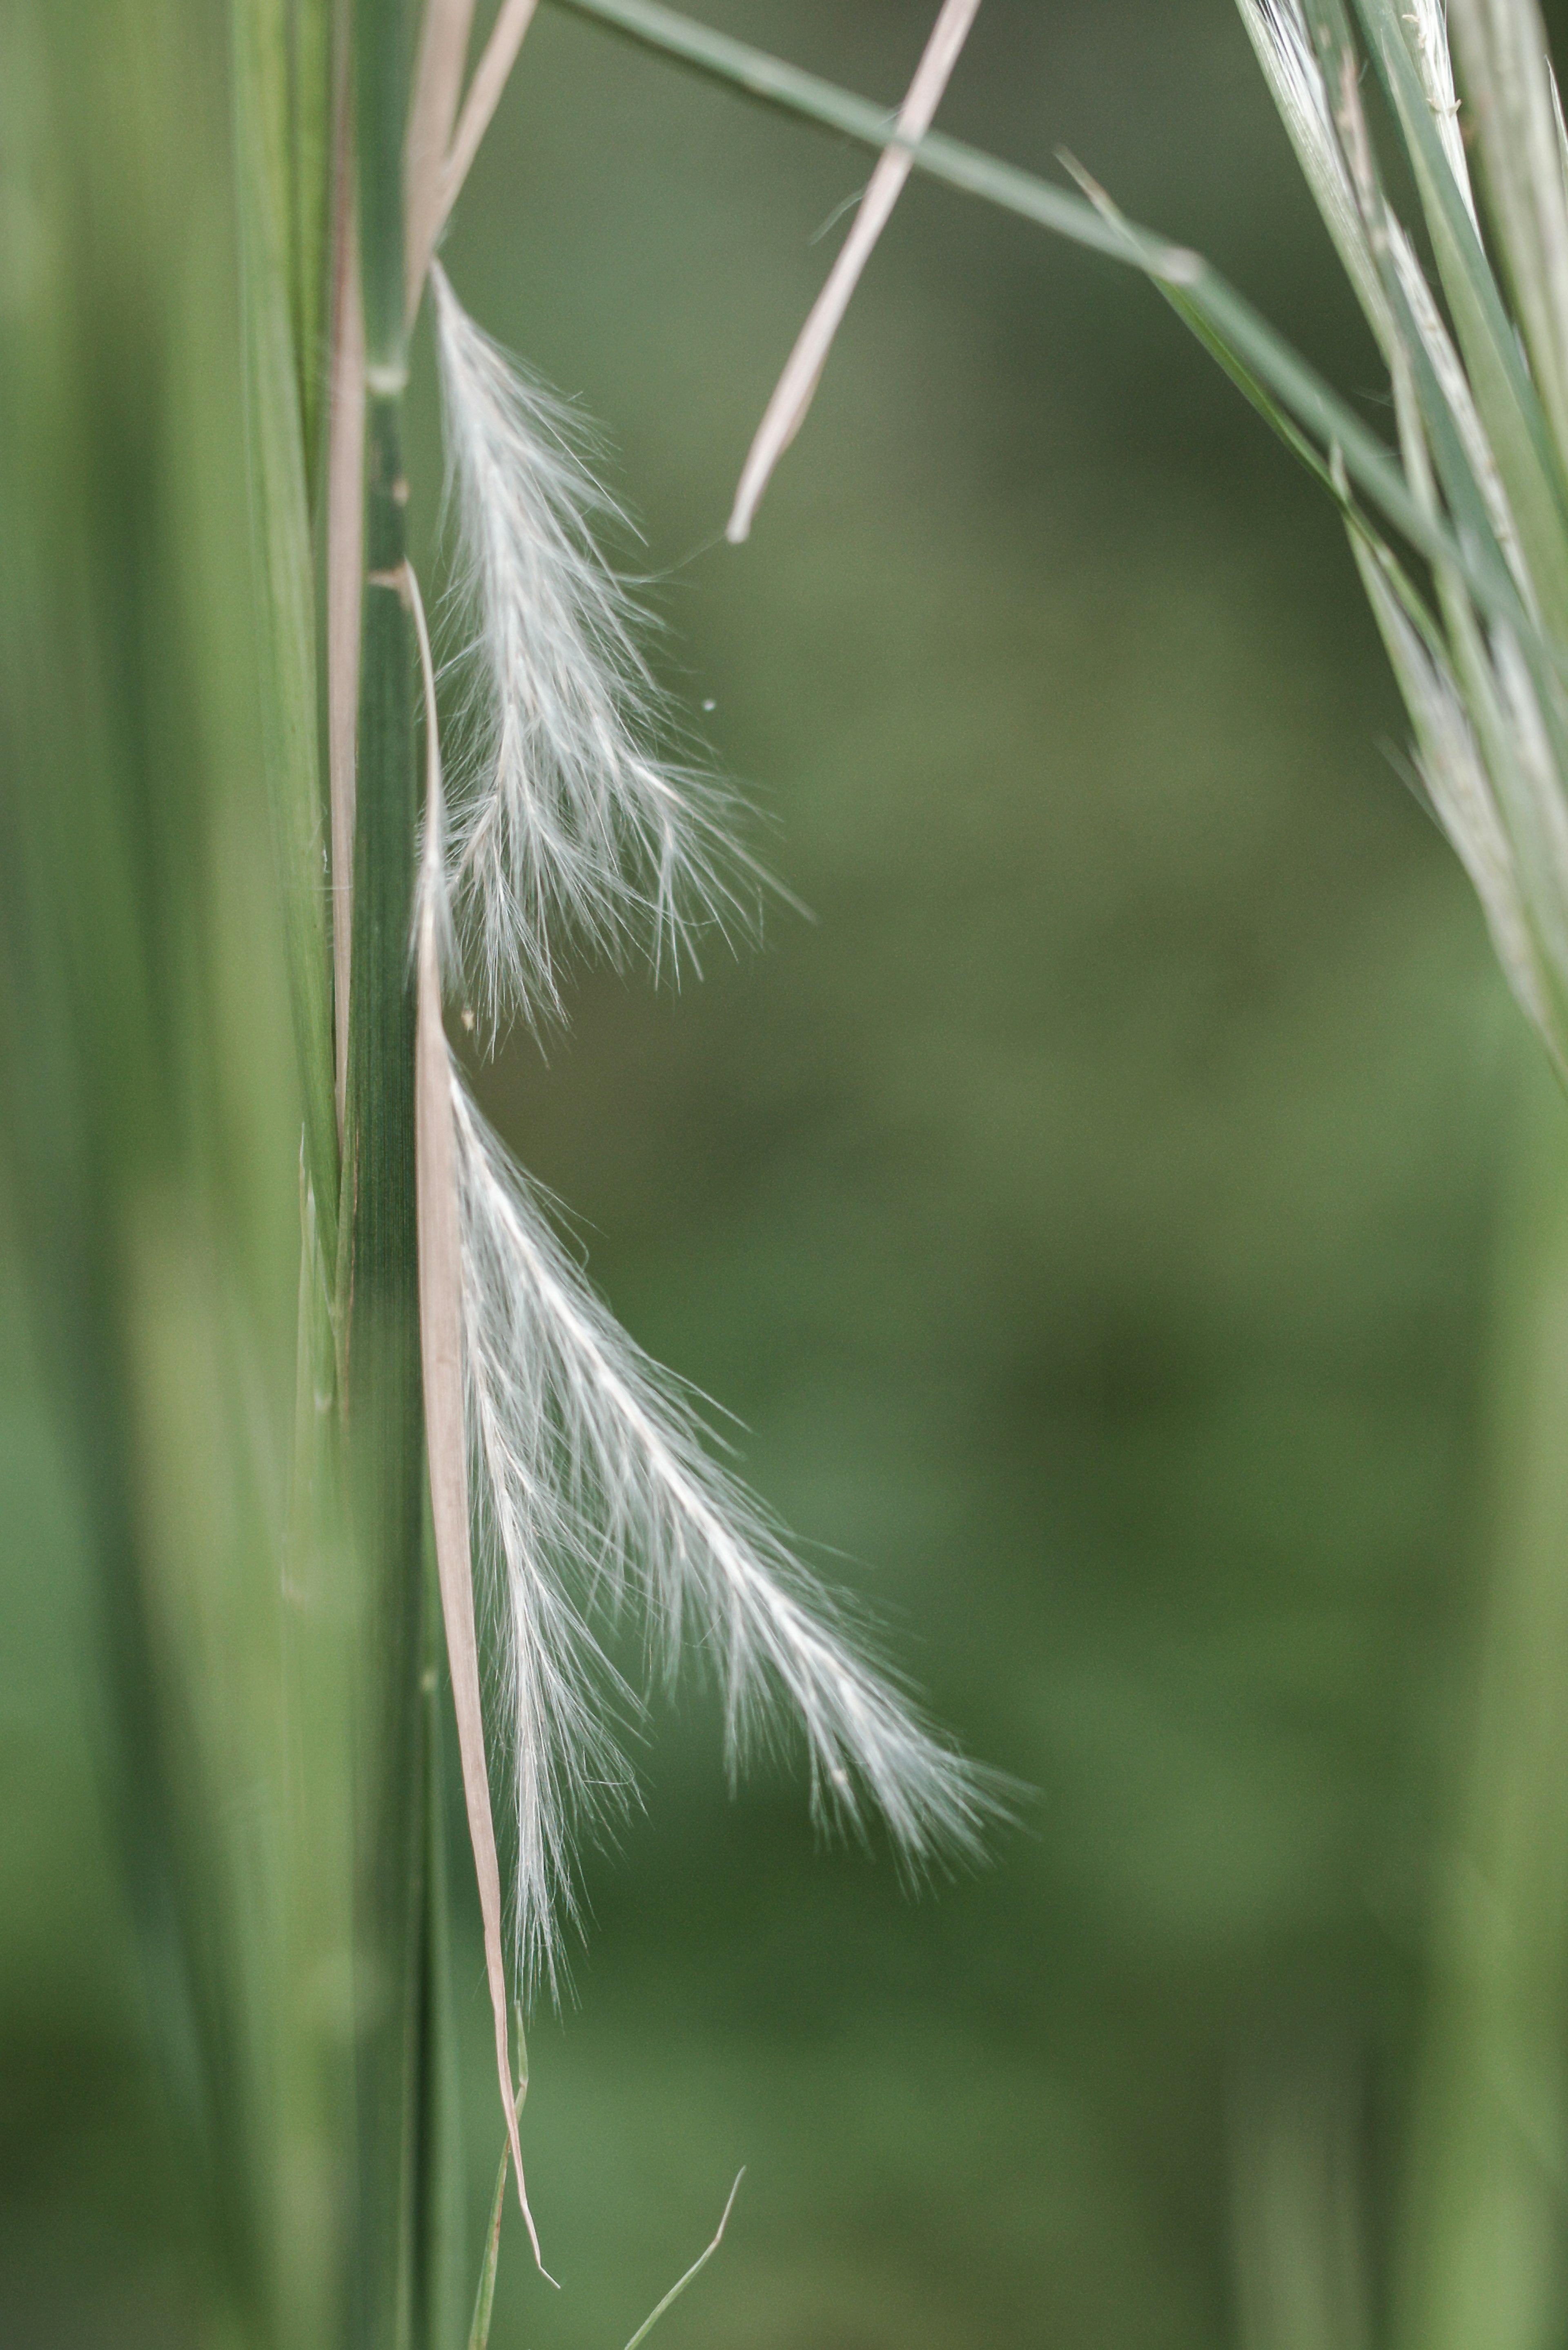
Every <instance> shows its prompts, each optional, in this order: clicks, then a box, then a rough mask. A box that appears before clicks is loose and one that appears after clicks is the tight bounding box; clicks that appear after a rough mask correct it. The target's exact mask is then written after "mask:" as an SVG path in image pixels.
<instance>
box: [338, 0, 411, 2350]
mask: <svg viewBox="0 0 1568 2350" xmlns="http://www.w3.org/2000/svg"><path fill="white" fill-rule="evenodd" d="M355 29H356V44H355V68H356V71H357V74H358V85H357V99H358V107H357V116H358V122H357V128H358V188H359V222H360V272H361V282H362V285H363V289H364V307H365V351H366V372H367V380H368V384H369V400H368V404H367V415H366V460H367V462H366V506H365V552H366V561H367V570H366V585H365V605H364V619H363V635H362V643H361V653H360V672H359V677H360V684H359V724H358V746H359V748H358V788H357V792H356V805H355V824H354V911H353V934H352V954H351V976H350V993H349V1023H348V1104H347V1135H346V1160H347V1164H346V1180H345V1187H344V1194H345V1205H346V1209H347V1212H348V1219H349V1232H348V1251H347V1263H346V1267H345V1270H346V1273H347V1279H348V1287H347V1290H346V1292H340V1295H339V1299H338V1314H339V1320H340V1323H343V1324H345V1325H346V1334H345V1341H344V1343H345V1354H346V1367H347V1381H348V1396H347V1434H348V1483H349V1491H350V1493H351V1496H352V1501H353V1509H354V1528H355V1538H356V1544H357V1547H358V1554H359V1560H360V1570H359V1571H360V1575H361V1581H362V1591H363V1620H362V1625H361V1636H362V1668H361V1682H360V1705H359V1712H358V1729H357V1755H356V1768H357V1790H356V1794H357V1809H358V1817H357V1823H356V1840H357V1846H358V1869H357V1886H358V1918H357V1941H358V1966H357V1978H358V2065H357V2080H358V2172H359V2196H358V2242H357V2246H356V2254H357V2262H358V2296H357V2301H358V2325H357V2331H358V2339H359V2341H360V2342H361V2343H362V2344H363V2345H364V2346H365V2350H384V2345H390V2344H400V2343H403V2342H406V2341H408V2340H409V2339H410V2328H411V2326H412V2323H413V2313H414V2303H415V2288H416V2278H415V2263H414V2254H413V2248H414V2243H415V2241H416V2226H415V2202H416V2178H417V2160H416V2154H417V2144H418V2119H419V2114H420V2109H421V2090H420V2082H421V1979H422V1970H423V1962H424V1951H425V1923H426V1895H425V1878H426V1840H427V1823H426V1816H425V1814H426V1810H427V1801H426V1775H425V1768H424V1761H423V1726H422V1720H421V1713H422V1698H421V1677H422V1674H423V1670H424V1657H425V1640H424V1586H425V1570H424V1493H423V1482H422V1478H421V1450H422V1430H423V1414H422V1406H421V1386H420V1349H419V1302H418V1274H417V1260H416V1238H415V1211H414V996H413V988H412V983H411V982H412V974H411V970H410V956H409V940H410V924H411V920H412V911H413V886H414V818H415V804H414V803H415V793H414V740H413V733H414V728H413V671H412V658H413V646H412V638H411V634H410V619H409V613H408V609H407V607H406V604H405V601H404V590H403V557H404V544H405V528H404V512H405V508H406V505H407V500H408V487H407V484H406V482H405V480H404V478H403V466H402V450H401V395H402V386H403V380H404V374H405V362H404V349H405V336H404V328H403V216H402V215H403V197H402V170H403V138H404V120H405V105H406V89H407V72H406V64H407V27H406V13H405V9H404V6H403V5H402V0H360V5H358V8H357V10H356V14H355Z"/></svg>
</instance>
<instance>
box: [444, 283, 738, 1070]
mask: <svg viewBox="0 0 1568 2350" xmlns="http://www.w3.org/2000/svg"><path fill="white" fill-rule="evenodd" d="M431 285H432V286H433V288H434V292H435V320H436V340H437V350H438V354H439V358H440V367H441V397H442V405H443V410H444V414H445V421H446V432H447V449H448V465H449V473H450V489H451V493H452V502H453V504H454V506H455V511H456V517H457V535H458V562H459V573H458V580H457V589H456V592H457V597H458V600H459V601H460V603H461V604H462V606H463V607H464V608H465V609H466V610H467V611H468V612H469V613H470V614H471V616H472V642H471V644H470V646H469V648H468V651H467V656H466V659H467V661H468V666H469V670H470V675H471V678H472V690H473V700H474V713H473V714H474V717H475V720H476V733H477V747H476V750H475V752H474V754H473V755H472V758H471V760H470V762H469V765H468V772H467V774H466V775H463V777H462V781H461V785H460V787H459V788H458V789H457V790H456V791H454V795H453V811H452V814H453V850H454V860H455V863H454V883H455V895H456V899H457V904H458V914H459V923H460V929H462V931H465V932H466V933H467V934H468V935H469V937H470V939H471V941H472V948H473V951H474V956H475V961H476V964H477V971H476V979H477V993H478V995H479V1000H480V1003H481V1006H482V1008H483V1014H484V1017H485V1022H486V1025H487V1027H488V1028H489V1029H490V1030H492V1031H493V1030H494V1029H495V1028H496V1027H497V1026H499V1025H501V1024H503V1023H504V1021H505V1020H506V1019H507V1018H508V1017H510V1016H511V1015H512V1014H514V1013H516V1012H521V1013H523V1014H524V1016H525V1017H528V1018H531V1019H536V1018H537V1017H538V1016H539V1015H540V1014H547V1013H549V1012H552V1011H556V1010H558V1009H559V1003H560V997H559V978H558V973H559V956H560V952H561V943H560V942H561V940H562V939H563V937H571V938H574V939H575V940H576V941H577V942H578V943H579V944H580V945H583V946H586V947H587V948H590V949H592V950H594V951H597V952H600V953H604V954H607V955H608V956H610V957H611V958H612V959H614V960H619V959H620V958H621V957H622V956H623V954H624V953H625V952H626V951H628V949H630V948H632V947H634V946H640V947H643V948H645V949H646V950H647V951H649V953H650V955H651V957H652V960H653V961H654V963H655V965H656V966H657V965H658V964H659V962H660V960H661V958H662V957H663V956H664V955H666V954H668V955H669V956H670V958H671V960H672V961H673V962H676V963H677V964H678V963H679V961H680V955H681V952H682V951H683V950H685V951H690V949H691V934H692V930H693V927H694V926H700V925H701V924H703V923H705V922H707V921H715V922H717V923H719V924H720V925H721V926H722V925H723V923H724V922H725V921H726V920H737V921H741V922H744V921H745V920H746V919H747V916H748V912H749V910H748V909H747V907H746V906H745V904H744V902H743V899H742V896H741V895H739V894H737V890H736V888H735V886H734V884H733V883H732V882H731V881H729V880H727V879H725V878H724V876H725V875H726V874H729V873H733V872H734V871H735V870H736V868H738V867H739V868H744V867H745V865H746V860H745V858H743V857H742V856H741V855H740V854H739V852H737V851H736V850H735V849H734V848H733V847H732V845H731V843H730V841H729V840H728V838H727V837H726V834H725V829H724V819H725V816H726V814H727V806H726V803H725V801H724V799H723V796H722V794H720V793H719V792H718V791H717V790H716V788H715V787H714V785H712V784H711V781H709V780H707V779H705V778H703V777H702V776H701V775H695V774H693V773H692V772H691V771H690V770H688V769H683V768H680V767H677V766H675V765H672V764H670V763H668V762H667V761H665V760H663V759H661V758H660V757H659V755H658V754H657V752H656V750H655V748H654V747H653V745H654V744H655V743H656V742H657V740H658V737H659V733H660V732H661V727H662V722H663V719H664V712H663V710H662V707H661V704H660V699H659V693H658V691H657V688H656V687H655V685H654V682H653V681H652V678H651V677H650V675H649V670H648V666H647V663H646V662H645V660H643V657H642V655H641V653H640V652H639V650H638V647H637V643H636V640H635V636H634V629H635V628H636V626H637V624H638V622H639V619H640V617H641V616H640V615H639V613H638V612H637V610H636V609H635V608H634V607H633V605H632V603H631V601H630V599H629V598H628V594H627V591H626V589H625V588H624V587H623V586H622V585H621V583H620V582H619V581H618V579H617V578H616V577H614V575H613V574H612V573H611V572H610V570H609V569H608V567H607V565H606V563H605V561H604V558H603V556H601V554H600V552H599V549H598V547H597V544H596V542H595V539H594V536H593V531H592V524H593V521H594V519H595V517H596V516H603V515H613V513H614V509H613V508H612V507H611V506H610V505H609V504H608V502H607V500H606V498H605V497H604V495H603V494H602V492H600V490H599V489H598V488H597V485H596V484H595V483H594V481H593V479H592V477H591V475H590V474H589V473H587V469H586V467H585V466H584V464H583V463H582V461H581V458H580V457H579V455H578V454H577V452H576V446H575V443H576V440H577V439H578V438H579V437H580V436H579V435H578V434H577V432H576V430H575V427H574V421H573V420H572V419H571V417H570V416H569V414H568V413H567V411H566V410H564V409H563V408H562V407H561V406H560V404H559V403H558V402H557V401H556V400H553V399H552V398H551V397H550V395H549V394H548V393H547V392H545V391H544V390H542V389H541V388H540V387H539V386H537V385H536V384H533V383H530V382H529V381H528V380H527V379H526V378H525V377H524V375H523V374H521V373H520V372H519V370H518V369H517V368H516V367H515V366H514V364H513V362H512V361H511V360H510V359H508V358H507V356H506V355H505V353H504V351H502V350H501V349H500V348H499V346H498V345H496V344H495V343H493V341H492V340H491V339H490V338H489V337H488V336H487V335H485V334H484V333H483V332H482V330H481V329H480V328H478V327H477V326H475V324H474V322H473V320H472V318H470V317H468V315H467V313H466V312H465V311H464V310H463V308H462V305H461V304H460V303H459V301H458V299H457V297H456V296H455V295H454V294H453V292H452V286H451V285H450V283H449V282H448V280H447V277H446V276H445V273H444V272H443V271H442V269H441V266H440V265H439V263H436V264H432V265H431Z"/></svg>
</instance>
